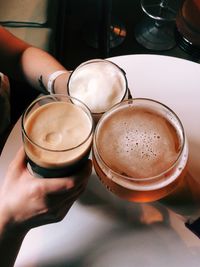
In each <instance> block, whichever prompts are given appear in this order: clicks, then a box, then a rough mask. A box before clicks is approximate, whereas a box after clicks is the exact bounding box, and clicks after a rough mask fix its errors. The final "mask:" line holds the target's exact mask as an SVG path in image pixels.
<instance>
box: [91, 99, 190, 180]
mask: <svg viewBox="0 0 200 267" xmlns="http://www.w3.org/2000/svg"><path fill="white" fill-rule="evenodd" d="M134 101H148V102H152V103H155V104H157V105H160V106H162V107H163V108H164V109H167V110H168V111H169V112H170V114H172V115H173V117H174V118H175V119H176V120H177V122H178V124H179V126H180V129H181V133H182V140H181V149H180V151H179V153H178V155H177V157H176V160H174V162H173V163H172V164H171V166H170V167H168V168H167V169H166V170H164V171H162V172H160V173H159V174H157V175H154V176H150V177H130V176H125V175H122V174H120V173H118V172H116V171H114V170H113V169H112V168H111V167H109V166H108V164H107V163H106V162H105V161H104V159H103V158H102V156H101V155H100V154H99V152H98V149H97V140H96V139H97V134H98V130H99V128H100V127H101V124H102V122H103V120H104V118H105V117H107V116H109V114H110V113H111V112H112V111H113V110H116V109H117V108H118V107H119V106H121V105H124V104H127V103H129V102H134ZM186 146H187V140H186V135H185V130H184V127H183V124H182V122H181V120H180V119H179V117H178V115H177V114H176V113H175V112H174V111H173V110H172V109H171V108H170V107H168V106H167V105H165V104H163V103H161V102H160V101H158V100H154V99H151V98H143V97H138V98H131V99H127V100H124V101H122V102H121V103H118V104H116V105H114V106H113V107H112V108H111V109H109V110H108V111H107V112H106V113H104V114H103V116H102V117H101V118H100V120H99V122H98V123H97V126H96V128H95V131H94V137H93V149H94V152H95V153H97V156H98V158H99V159H100V161H101V164H103V165H104V166H105V167H106V168H107V169H109V171H110V172H111V173H113V174H114V175H116V176H117V177H121V178H123V179H125V180H131V181H132V182H151V181H154V180H157V179H159V178H161V177H163V176H164V175H165V174H166V173H168V172H169V171H170V170H172V169H173V168H174V167H175V166H176V164H177V162H178V161H179V159H180V157H181V156H182V153H183V152H184V149H185V147H186ZM94 156H95V158H96V155H94ZM97 164H99V163H98V161H97ZM100 168H101V167H100Z"/></svg>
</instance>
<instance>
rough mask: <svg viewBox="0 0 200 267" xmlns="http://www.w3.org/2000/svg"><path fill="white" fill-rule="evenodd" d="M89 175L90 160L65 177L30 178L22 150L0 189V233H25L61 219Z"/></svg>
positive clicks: (11, 165) (80, 191)
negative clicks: (2, 230) (2, 231)
mask: <svg viewBox="0 0 200 267" xmlns="http://www.w3.org/2000/svg"><path fill="white" fill-rule="evenodd" d="M90 174H91V161H90V160H89V161H88V163H87V164H86V165H85V166H84V168H83V169H81V170H79V172H78V173H76V174H75V175H73V176H70V177H67V178H49V179H48V178H45V179H41V178H37V177H34V176H32V175H31V174H30V173H29V171H28V169H27V167H26V161H25V154H24V150H23V148H21V149H20V150H19V152H18V153H17V155H16V157H15V158H14V160H13V161H12V163H11V164H10V166H9V168H8V172H7V174H6V177H5V180H4V183H3V184H2V186H1V188H0V231H1V228H2V227H3V228H4V230H7V232H14V231H12V230H16V229H17V231H18V232H19V231H22V232H27V231H28V230H29V229H31V228H33V227H36V226H39V225H43V224H47V223H53V222H58V221H60V220H62V219H63V218H64V216H65V215H66V214H67V212H68V210H69V209H70V207H71V206H72V204H73V203H74V201H75V200H76V199H77V198H78V197H79V196H80V194H81V193H82V192H83V191H84V189H85V187H86V184H87V181H88V177H89V176H90Z"/></svg>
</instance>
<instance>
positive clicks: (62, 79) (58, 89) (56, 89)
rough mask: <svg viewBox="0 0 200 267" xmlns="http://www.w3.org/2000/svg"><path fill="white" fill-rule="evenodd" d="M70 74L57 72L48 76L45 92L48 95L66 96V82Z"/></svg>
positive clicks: (61, 71) (65, 71)
mask: <svg viewBox="0 0 200 267" xmlns="http://www.w3.org/2000/svg"><path fill="white" fill-rule="evenodd" d="M69 75H70V73H69V72H68V71H67V70H58V71H55V72H53V73H51V74H50V75H49V78H48V82H47V90H48V92H49V93H50V94H53V93H57V94H61V93H62V94H66V93H67V81H68V78H69Z"/></svg>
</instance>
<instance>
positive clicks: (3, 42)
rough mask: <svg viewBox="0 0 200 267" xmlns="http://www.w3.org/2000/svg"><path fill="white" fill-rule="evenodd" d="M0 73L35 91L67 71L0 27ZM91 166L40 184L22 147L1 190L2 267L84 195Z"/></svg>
mask: <svg viewBox="0 0 200 267" xmlns="http://www.w3.org/2000/svg"><path fill="white" fill-rule="evenodd" d="M0 66H1V69H0V71H1V72H3V73H4V74H6V75H7V76H8V77H12V78H14V79H19V80H22V81H23V80H24V81H26V82H27V83H28V84H30V85H31V86H32V87H33V88H35V89H36V90H39V91H40V90H41V80H42V82H43V86H44V87H47V82H48V78H49V75H50V74H51V73H53V72H55V71H57V70H65V68H64V67H63V66H62V65H61V64H60V63H59V62H58V61H57V60H56V59H55V58H54V57H53V56H51V55H50V54H48V53H47V52H45V51H42V50H41V49H39V48H36V47H32V46H31V45H29V44H27V43H25V42H24V41H22V40H20V39H18V38H16V37H15V36H14V35H12V34H11V33H9V32H8V31H7V30H5V29H4V28H2V27H0ZM68 77H69V72H68V71H67V70H66V73H65V74H63V75H61V76H59V77H58V78H57V79H56V81H55V84H54V91H55V93H66V84H67V80H68ZM11 90H12V88H11ZM91 168H92V165H91V161H88V162H87V164H86V165H85V166H84V168H83V169H81V170H77V173H76V174H75V175H74V176H70V177H66V178H56V177H55V178H51V179H46V178H45V179H40V178H37V177H34V176H32V175H31V174H30V173H29V171H28V170H27V166H26V160H25V154H24V150H23V148H21V149H20V151H19V152H18V154H17V155H16V156H15V158H14V159H13V161H12V162H11V163H10V165H9V167H8V170H7V173H6V175H5V177H4V179H3V177H2V178H1V180H3V182H2V184H1V186H0V263H1V264H0V265H1V267H10V266H13V265H14V262H15V260H16V257H17V255H18V252H19V250H20V247H21V244H22V242H23V239H24V237H25V236H26V234H27V233H28V231H29V230H30V229H32V228H33V227H37V226H40V225H44V224H48V223H55V222H58V221H60V220H62V219H63V218H64V217H65V215H66V214H67V212H68V211H69V209H70V208H71V206H72V204H73V203H74V201H75V200H77V198H78V197H79V196H80V194H81V193H82V192H83V191H84V189H85V187H86V184H87V181H88V177H89V176H90V174H91Z"/></svg>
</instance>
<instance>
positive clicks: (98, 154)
mask: <svg viewBox="0 0 200 267" xmlns="http://www.w3.org/2000/svg"><path fill="white" fill-rule="evenodd" d="M92 151H93V164H94V168H95V171H96V173H97V175H98V176H99V178H100V180H101V181H102V183H103V184H104V185H105V186H106V187H107V188H108V189H109V190H110V191H111V192H113V193H114V194H116V195H117V196H119V197H121V198H123V199H126V200H128V201H132V202H151V201H155V200H158V199H161V198H163V197H165V196H167V195H168V194H170V193H171V192H172V191H173V190H174V189H175V188H177V187H178V186H179V185H180V184H181V183H182V182H183V181H184V179H183V178H184V176H185V173H186V167H187V161H188V145H187V141H186V137H185V132H184V128H183V125H182V123H181V121H180V119H179V118H178V116H177V115H176V114H175V113H174V112H173V111H172V110H171V109H170V108H169V107H167V106H166V105H164V104H162V103H160V102H158V101H155V100H152V99H146V98H135V99H129V100H125V101H123V102H121V103H119V104H117V105H115V106H114V107H112V108H111V109H110V110H109V111H107V112H106V113H105V114H104V115H103V116H102V117H101V119H100V120H99V122H98V124H97V126H96V129H95V133H94V138H93V147H92Z"/></svg>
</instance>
